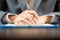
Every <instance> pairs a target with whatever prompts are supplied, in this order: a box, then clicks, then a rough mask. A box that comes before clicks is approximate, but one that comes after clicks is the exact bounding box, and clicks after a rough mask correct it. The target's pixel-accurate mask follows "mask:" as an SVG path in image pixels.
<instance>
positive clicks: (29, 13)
mask: <svg viewBox="0 0 60 40" xmlns="http://www.w3.org/2000/svg"><path fill="white" fill-rule="evenodd" d="M51 18H52V17H51V16H46V15H44V16H39V15H38V14H37V12H36V11H34V10H25V11H23V12H22V13H21V14H19V15H15V16H12V17H11V18H10V17H9V19H10V20H11V23H14V24H16V25H21V24H45V23H49V22H50V21H51Z"/></svg>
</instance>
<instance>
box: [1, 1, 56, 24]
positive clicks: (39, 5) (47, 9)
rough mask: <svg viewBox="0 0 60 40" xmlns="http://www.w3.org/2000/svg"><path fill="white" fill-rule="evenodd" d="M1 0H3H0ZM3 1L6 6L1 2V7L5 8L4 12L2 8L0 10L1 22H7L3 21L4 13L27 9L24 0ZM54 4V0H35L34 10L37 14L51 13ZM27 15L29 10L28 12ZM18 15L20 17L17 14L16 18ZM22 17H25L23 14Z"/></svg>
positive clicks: (19, 11)
mask: <svg viewBox="0 0 60 40" xmlns="http://www.w3.org/2000/svg"><path fill="white" fill-rule="evenodd" d="M1 1H2V2H3V0H1ZM3 3H4V5H5V6H6V7H7V8H6V7H5V6H4V5H2V4H1V5H2V7H3V6H4V7H3V8H4V9H5V12H4V9H3V10H1V11H0V14H1V16H0V17H1V18H0V19H1V21H2V23H3V24H7V22H6V21H5V20H6V15H8V14H14V13H15V14H20V13H21V12H22V11H24V10H26V9H27V5H26V0H5V1H4V2H3ZM5 3H6V4H5ZM55 4H56V0H41V2H40V0H35V1H34V10H35V11H37V13H38V15H43V14H47V13H51V12H53V10H54V6H55ZM27 12H28V11H27ZM22 13H23V12H22ZM23 14H24V15H26V13H23ZM28 15H29V12H28ZM14 17H16V16H14ZM14 17H12V18H14ZM18 17H20V16H19V15H18V16H17V17H16V18H18ZM21 17H22V16H21ZM23 19H25V16H24V17H23ZM19 20H20V19H19Z"/></svg>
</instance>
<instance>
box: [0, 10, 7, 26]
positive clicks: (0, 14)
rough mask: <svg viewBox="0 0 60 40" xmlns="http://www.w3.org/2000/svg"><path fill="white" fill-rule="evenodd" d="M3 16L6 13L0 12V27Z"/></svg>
mask: <svg viewBox="0 0 60 40" xmlns="http://www.w3.org/2000/svg"><path fill="white" fill-rule="evenodd" d="M5 14H6V12H3V11H0V25H2V17H3V15H5Z"/></svg>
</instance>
